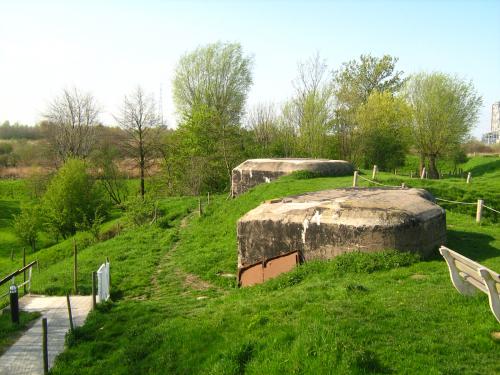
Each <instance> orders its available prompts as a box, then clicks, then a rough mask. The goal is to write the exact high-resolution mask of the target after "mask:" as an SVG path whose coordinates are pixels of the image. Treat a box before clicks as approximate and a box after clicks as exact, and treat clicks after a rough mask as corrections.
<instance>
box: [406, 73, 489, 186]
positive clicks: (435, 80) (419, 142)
mask: <svg viewBox="0 0 500 375" xmlns="http://www.w3.org/2000/svg"><path fill="white" fill-rule="evenodd" d="M405 94H406V97H407V100H408V102H409V104H410V106H411V108H412V112H413V122H412V135H413V138H414V141H415V146H416V148H417V149H418V151H419V153H420V155H421V157H422V158H425V159H428V162H429V168H428V172H429V176H430V177H431V178H439V171H438V169H437V165H436V162H437V160H438V158H440V157H442V156H443V155H447V154H450V153H451V152H452V151H453V150H455V149H457V148H458V147H459V146H460V144H462V143H463V142H464V141H465V140H467V137H468V136H469V133H470V131H471V129H472V128H473V126H474V125H475V123H476V121H477V119H478V113H479V108H480V107H481V105H482V98H481V96H479V95H478V94H477V93H476V91H475V89H474V86H473V85H472V82H466V81H463V80H461V79H459V78H458V77H455V76H450V75H447V74H444V73H420V74H416V75H414V76H412V77H411V78H410V80H409V81H408V84H407V86H406V89H405Z"/></svg>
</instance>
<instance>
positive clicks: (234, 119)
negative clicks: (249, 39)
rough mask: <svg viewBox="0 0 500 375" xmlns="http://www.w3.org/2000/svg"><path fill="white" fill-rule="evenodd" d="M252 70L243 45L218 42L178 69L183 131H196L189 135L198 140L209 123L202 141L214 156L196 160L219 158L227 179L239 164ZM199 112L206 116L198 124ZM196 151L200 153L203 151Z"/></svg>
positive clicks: (199, 50)
mask: <svg viewBox="0 0 500 375" xmlns="http://www.w3.org/2000/svg"><path fill="white" fill-rule="evenodd" d="M251 68H252V58H251V57H250V56H246V55H244V53H243V50H242V48H241V45H240V44H238V43H221V42H218V43H214V44H209V45H207V46H203V47H199V48H197V49H196V50H194V51H192V52H189V53H187V54H185V55H184V56H182V57H181V59H180V60H179V63H178V64H177V68H176V70H175V77H174V80H173V97H174V103H175V105H176V108H177V112H178V114H179V115H180V119H181V122H180V128H183V131H184V132H188V133H189V132H190V129H196V132H194V133H192V134H190V135H189V134H186V136H189V137H191V138H193V137H194V138H196V137H197V134H201V133H203V132H201V130H200V129H199V125H200V124H207V126H208V124H210V127H211V129H212V131H210V132H209V134H208V138H207V139H204V140H203V142H205V143H206V142H210V143H212V146H210V147H204V148H203V149H205V150H211V154H207V155H196V157H207V158H208V157H210V158H211V159H213V158H215V157H217V158H219V159H220V162H219V165H218V167H222V168H224V170H225V174H226V177H227V178H228V180H229V177H230V175H231V169H232V168H233V167H234V165H235V163H237V162H238V161H239V160H237V159H238V150H239V146H238V145H239V137H238V132H239V130H241V124H240V121H241V118H242V116H243V113H244V108H245V102H246V99H247V95H248V91H249V89H250V85H251V84H252V74H251ZM200 111H201V113H203V114H204V115H203V116H201V117H202V118H203V121H199V119H200V115H199V114H200ZM207 113H209V114H210V116H208V117H209V118H210V120H209V121H208V120H207V116H205V115H206V114H207ZM193 123H196V124H197V125H196V126H193ZM183 124H185V125H186V126H183ZM205 134H206V133H205ZM196 150H198V152H199V151H200V148H196ZM193 156H195V155H193ZM216 185H217V184H216Z"/></svg>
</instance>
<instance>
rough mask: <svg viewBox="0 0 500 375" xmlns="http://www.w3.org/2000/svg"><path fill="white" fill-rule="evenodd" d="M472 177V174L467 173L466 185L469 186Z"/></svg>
mask: <svg viewBox="0 0 500 375" xmlns="http://www.w3.org/2000/svg"><path fill="white" fill-rule="evenodd" d="M471 177H472V174H471V173H470V172H469V173H467V183H468V184H470V179H471Z"/></svg>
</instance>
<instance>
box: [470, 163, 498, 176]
mask: <svg viewBox="0 0 500 375" xmlns="http://www.w3.org/2000/svg"><path fill="white" fill-rule="evenodd" d="M499 170H500V160H492V161H490V162H488V163H484V164H480V165H477V166H475V167H473V168H472V169H471V170H470V171H469V172H471V173H472V175H473V176H482V175H483V174H486V173H492V172H496V171H499Z"/></svg>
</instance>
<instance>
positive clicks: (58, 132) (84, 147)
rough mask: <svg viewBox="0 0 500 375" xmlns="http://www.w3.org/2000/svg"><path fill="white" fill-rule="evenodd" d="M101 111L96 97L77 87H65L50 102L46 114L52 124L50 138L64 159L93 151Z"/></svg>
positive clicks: (78, 156)
mask: <svg viewBox="0 0 500 375" xmlns="http://www.w3.org/2000/svg"><path fill="white" fill-rule="evenodd" d="M99 113H100V109H99V106H98V104H97V102H96V100H95V98H94V97H93V96H92V95H91V94H90V93H82V92H81V91H79V90H78V89H77V88H73V89H72V90H69V89H64V90H63V93H62V95H61V96H58V97H56V98H55V99H54V100H53V101H52V103H50V105H49V107H48V110H47V112H46V113H45V115H44V117H45V119H46V120H47V121H48V122H49V123H51V124H53V128H52V132H51V134H50V140H51V143H52V146H53V148H54V151H55V152H56V153H57V156H58V157H59V158H60V159H62V161H66V160H67V159H68V158H75V157H76V158H86V157H87V156H88V155H89V154H90V152H91V150H92V146H93V145H94V143H95V125H97V123H98V117H99Z"/></svg>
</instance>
